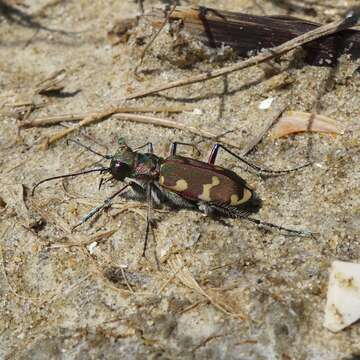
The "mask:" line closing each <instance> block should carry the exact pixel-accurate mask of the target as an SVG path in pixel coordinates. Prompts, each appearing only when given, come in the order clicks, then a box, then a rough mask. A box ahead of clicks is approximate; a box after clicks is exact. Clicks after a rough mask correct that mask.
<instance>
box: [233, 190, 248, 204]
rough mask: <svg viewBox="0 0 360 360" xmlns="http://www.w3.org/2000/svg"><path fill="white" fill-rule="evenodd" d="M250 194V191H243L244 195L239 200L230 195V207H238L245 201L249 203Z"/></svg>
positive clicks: (235, 196)
mask: <svg viewBox="0 0 360 360" xmlns="http://www.w3.org/2000/svg"><path fill="white" fill-rule="evenodd" d="M251 196H252V193H251V191H250V190H248V189H244V194H243V197H242V198H241V199H239V196H238V195H236V194H234V195H231V197H230V205H231V206H236V205H240V204H244V203H246V202H247V201H249V200H250V199H251Z"/></svg>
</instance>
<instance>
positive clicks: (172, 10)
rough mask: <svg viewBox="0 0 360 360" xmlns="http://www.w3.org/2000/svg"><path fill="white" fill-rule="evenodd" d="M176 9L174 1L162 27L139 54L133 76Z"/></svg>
mask: <svg viewBox="0 0 360 360" xmlns="http://www.w3.org/2000/svg"><path fill="white" fill-rule="evenodd" d="M175 9H176V1H174V4H173V6H172V8H171V9H170V11H169V12H168V13H167V15H166V17H165V20H164V22H163V23H162V25H161V26H160V29H159V30H158V31H157V32H156V34H155V35H154V36H153V37H152V39H151V40H150V41H149V43H148V44H147V45H146V46H145V49H144V50H143V52H142V53H141V56H140V60H139V62H138V64H137V65H136V68H135V70H134V73H135V75H137V73H138V69H139V67H140V66H141V65H142V63H143V60H144V57H145V54H146V52H147V51H148V49H150V47H151V45H152V44H153V42H154V41H155V39H156V38H157V37H158V36H159V34H160V33H161V31H162V29H163V28H164V27H165V25H166V24H167V23H168V21H169V19H170V16H171V15H172V14H173V12H174V11H175Z"/></svg>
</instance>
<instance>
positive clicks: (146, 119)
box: [114, 114, 242, 149]
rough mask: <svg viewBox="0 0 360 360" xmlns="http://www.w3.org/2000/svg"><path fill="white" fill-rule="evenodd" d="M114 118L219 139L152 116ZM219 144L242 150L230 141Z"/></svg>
mask: <svg viewBox="0 0 360 360" xmlns="http://www.w3.org/2000/svg"><path fill="white" fill-rule="evenodd" d="M114 118H115V119H121V120H128V121H134V122H139V123H143V124H152V125H157V126H162V127H166V128H171V129H179V130H184V131H188V132H190V133H192V134H195V135H198V136H202V137H204V138H207V139H212V140H218V138H219V135H216V134H213V133H211V132H209V131H207V130H201V129H197V128H195V127H193V126H188V125H186V124H182V123H178V122H175V121H173V120H168V119H161V118H158V117H153V116H146V115H137V114H116V115H114ZM221 143H222V144H225V145H228V146H231V147H233V148H236V149H242V148H241V147H240V146H239V145H238V144H236V143H234V142H232V141H225V140H221Z"/></svg>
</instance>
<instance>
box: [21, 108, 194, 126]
mask: <svg viewBox="0 0 360 360" xmlns="http://www.w3.org/2000/svg"><path fill="white" fill-rule="evenodd" d="M192 110H194V108H192V107H189V106H171V107H167V106H163V107H156V108H151V107H150V108H148V107H128V106H123V107H118V108H116V110H114V113H137V112H139V113H160V112H163V113H180V112H182V111H192ZM97 114H99V112H89V113H79V114H64V115H53V116H45V117H42V118H37V119H34V120H30V121H26V122H22V123H21V124H20V125H19V127H20V128H21V129H29V128H33V127H42V126H49V125H56V124H61V123H63V122H71V121H81V120H82V119H84V118H87V117H90V116H96V115H97Z"/></svg>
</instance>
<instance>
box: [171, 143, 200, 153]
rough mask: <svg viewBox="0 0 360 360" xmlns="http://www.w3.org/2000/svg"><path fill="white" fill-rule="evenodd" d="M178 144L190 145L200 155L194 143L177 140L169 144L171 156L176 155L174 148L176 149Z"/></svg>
mask: <svg viewBox="0 0 360 360" xmlns="http://www.w3.org/2000/svg"><path fill="white" fill-rule="evenodd" d="M178 145H185V146H190V147H192V148H193V150H196V152H197V154H198V155H201V152H200V150H199V149H198V147H197V146H196V145H194V144H190V143H184V142H179V141H175V142H173V143H172V144H171V148H170V155H171V156H176V150H177V146H178Z"/></svg>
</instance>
